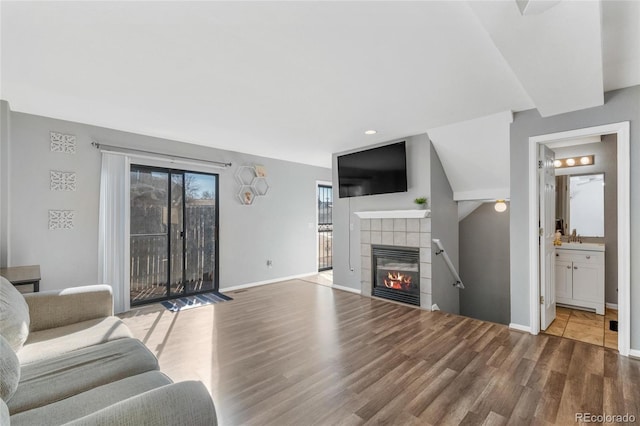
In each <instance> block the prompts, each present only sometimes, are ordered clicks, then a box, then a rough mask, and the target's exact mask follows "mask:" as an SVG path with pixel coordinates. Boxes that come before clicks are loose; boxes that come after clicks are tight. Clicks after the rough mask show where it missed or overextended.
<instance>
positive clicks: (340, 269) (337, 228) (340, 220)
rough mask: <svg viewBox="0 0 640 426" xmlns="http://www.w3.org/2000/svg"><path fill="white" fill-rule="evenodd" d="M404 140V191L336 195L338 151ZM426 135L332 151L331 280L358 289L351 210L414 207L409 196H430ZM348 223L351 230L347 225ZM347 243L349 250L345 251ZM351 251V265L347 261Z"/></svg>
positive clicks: (355, 232)
mask: <svg viewBox="0 0 640 426" xmlns="http://www.w3.org/2000/svg"><path fill="white" fill-rule="evenodd" d="M403 140H404V141H407V186H408V189H407V192H401V193H395V194H380V195H369V196H364V197H351V198H339V197H338V167H337V157H338V155H342V154H347V153H350V152H356V151H361V150H363V149H368V148H372V147H374V146H381V145H386V144H389V143H393V142H398V141H403ZM429 145H430V142H429V138H428V137H427V135H426V134H423V135H417V136H410V137H406V138H401V139H396V140H393V141H389V142H384V143H380V144H376V145H371V146H366V147H362V148H360V149H356V150H352V151H346V152H341V153H336V154H334V155H333V282H334V284H337V285H341V286H344V287H350V288H353V289H356V290H360V288H361V287H360V284H361V283H360V279H361V276H360V274H361V268H360V220H359V219H358V217H357V216H355V215H354V214H353V212H357V211H367V210H407V209H413V208H416V205H415V204H414V203H413V200H414V199H415V198H417V197H429V196H430V184H429ZM350 226H351V228H352V229H351V231H349V228H350ZM349 247H350V249H351V251H349ZM349 254H351V269H353V271H351V270H350V265H349Z"/></svg>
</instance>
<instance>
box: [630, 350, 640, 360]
mask: <svg viewBox="0 0 640 426" xmlns="http://www.w3.org/2000/svg"><path fill="white" fill-rule="evenodd" d="M629 358H637V359H640V350H638V349H629Z"/></svg>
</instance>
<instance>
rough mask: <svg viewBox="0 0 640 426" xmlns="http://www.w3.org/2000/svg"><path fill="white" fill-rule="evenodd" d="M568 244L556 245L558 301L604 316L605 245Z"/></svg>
mask: <svg viewBox="0 0 640 426" xmlns="http://www.w3.org/2000/svg"><path fill="white" fill-rule="evenodd" d="M567 246H568V247H563V246H560V247H556V282H555V284H556V301H557V303H559V304H563V305H570V306H576V307H581V308H589V309H595V311H596V313H597V314H600V315H604V245H601V244H589V245H586V244H585V245H584V246H582V245H574V244H571V245H569V244H568V245H567ZM574 246H576V247H577V248H573V247H574Z"/></svg>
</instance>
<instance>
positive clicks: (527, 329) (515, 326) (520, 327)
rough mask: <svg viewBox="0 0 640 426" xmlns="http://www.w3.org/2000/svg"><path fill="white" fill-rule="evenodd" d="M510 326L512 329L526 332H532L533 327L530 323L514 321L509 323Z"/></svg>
mask: <svg viewBox="0 0 640 426" xmlns="http://www.w3.org/2000/svg"><path fill="white" fill-rule="evenodd" d="M509 328H510V329H511V330H517V331H524V332H525V333H531V327H529V326H528V325H521V324H515V323H513V322H512V323H511V324H509Z"/></svg>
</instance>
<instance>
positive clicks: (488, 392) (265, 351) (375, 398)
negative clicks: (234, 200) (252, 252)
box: [122, 280, 640, 425]
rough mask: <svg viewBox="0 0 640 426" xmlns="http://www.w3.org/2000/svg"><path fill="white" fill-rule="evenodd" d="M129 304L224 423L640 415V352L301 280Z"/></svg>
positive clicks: (165, 363)
mask: <svg viewBox="0 0 640 426" xmlns="http://www.w3.org/2000/svg"><path fill="white" fill-rule="evenodd" d="M228 295H229V296H231V297H233V298H234V299H235V300H233V301H230V302H224V303H220V304H216V305H210V306H205V307H201V308H197V309H191V310H188V311H183V312H178V313H170V312H169V311H167V310H166V309H164V308H162V307H160V306H159V305H153V306H150V307H146V308H142V309H138V310H135V311H131V312H129V313H127V314H124V315H122V316H123V318H124V321H125V322H126V323H127V324H128V325H129V326H130V327H131V329H132V331H133V333H134V334H135V335H136V337H138V338H140V339H141V340H142V341H144V342H145V344H146V345H147V346H148V347H149V348H150V349H151V350H152V351H153V352H154V353H155V354H156V355H157V356H158V358H159V360H160V366H161V369H162V371H163V372H164V373H166V374H167V375H168V376H169V377H171V378H172V379H173V380H175V381H179V380H189V379H195V380H202V381H203V382H204V384H205V385H206V386H207V387H208V388H209V390H210V391H211V393H212V395H213V399H214V401H215V404H216V408H217V410H218V420H219V422H220V424H222V425H240V424H250V425H310V424H321V425H359V424H398V425H412V424H416V425H448V424H469V425H471V424H478V425H480V424H491V425H493V424H513V425H526V424H539V425H542V424H560V425H569V424H576V422H575V413H577V412H589V413H592V414H603V413H605V414H625V413H630V414H634V415H635V416H636V418H637V417H638V416H639V415H640V361H637V360H632V359H628V358H624V357H620V356H619V355H618V354H617V352H616V351H612V350H610V349H606V348H603V347H598V346H594V345H591V344H587V343H582V342H578V341H574V340H570V339H564V338H560V337H556V336H549V335H539V336H532V335H529V334H525V333H521V332H517V331H511V330H509V329H508V328H507V327H506V326H503V325H498V324H493V323H488V322H483V321H479V320H474V319H470V318H464V317H460V316H455V315H449V314H444V313H442V312H426V311H422V310H419V309H415V308H411V307H407V306H402V305H399V304H395V303H389V302H384V301H379V300H374V299H371V298H368V297H363V296H359V295H356V294H352V293H347V292H343V291H339V290H333V289H331V288H329V287H325V286H321V285H317V284H313V283H309V282H305V281H300V280H294V281H288V282H284V283H278V284H272V285H267V286H262V287H255V288H251V289H248V290H244V291H243V290H240V291H238V292H235V293H234V292H231V293H228Z"/></svg>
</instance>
